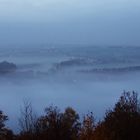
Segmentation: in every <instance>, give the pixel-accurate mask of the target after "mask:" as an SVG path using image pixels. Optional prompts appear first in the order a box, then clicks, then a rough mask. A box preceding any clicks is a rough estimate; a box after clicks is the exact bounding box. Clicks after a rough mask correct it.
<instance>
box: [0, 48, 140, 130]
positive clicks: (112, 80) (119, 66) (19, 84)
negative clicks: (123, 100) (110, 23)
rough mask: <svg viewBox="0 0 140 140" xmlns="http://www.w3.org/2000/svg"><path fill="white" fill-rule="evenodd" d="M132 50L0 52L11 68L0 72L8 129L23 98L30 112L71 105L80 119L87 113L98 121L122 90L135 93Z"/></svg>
mask: <svg viewBox="0 0 140 140" xmlns="http://www.w3.org/2000/svg"><path fill="white" fill-rule="evenodd" d="M136 49H137V51H135V49H134V50H133V49H132V48H123V47H122V48H96V47H95V48H91V47H89V48H86V49H85V48H79V47H78V48H75V49H74V48H72V49H69V48H68V49H64V48H43V49H40V48H36V49H33V48H30V49H27V48H26V49H13V50H12V51H11V50H8V49H6V50H3V51H2V53H1V55H0V58H1V61H8V62H12V63H13V64H15V65H16V68H17V69H16V70H15V71H12V72H9V71H8V72H7V73H4V74H3V73H2V74H0V97H1V98H0V107H1V108H0V109H1V110H3V111H4V112H5V113H6V114H7V115H8V116H9V119H10V120H9V122H8V125H9V127H12V128H14V129H15V128H16V126H17V123H18V122H16V121H15V120H18V117H19V116H20V108H21V106H22V104H23V101H24V100H29V101H30V102H31V103H32V106H33V108H34V109H35V112H36V114H42V113H43V110H44V108H45V107H46V106H49V105H52V104H53V105H56V106H58V107H59V108H61V109H62V110H63V109H64V108H66V107H67V106H71V107H73V108H75V109H76V110H77V111H78V112H79V113H80V114H81V115H83V114H84V113H86V112H88V111H92V112H93V113H94V114H95V117H96V119H102V117H103V115H104V113H105V111H106V110H105V109H107V108H112V105H114V103H115V102H116V101H117V99H118V98H119V97H120V95H121V93H122V92H123V91H124V90H126V91H128V90H129V91H132V90H135V91H136V92H140V86H139V83H140V78H139V77H140V68H139V66H140V65H139V55H138V54H137V53H139V52H140V49H139V48H136ZM108 51H110V52H108ZM116 51H117V52H118V53H115V52H116ZM4 52H5V53H4ZM97 52H98V53H97ZM112 54H114V55H112ZM15 131H17V130H15Z"/></svg>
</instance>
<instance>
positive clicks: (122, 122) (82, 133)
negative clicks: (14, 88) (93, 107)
mask: <svg viewBox="0 0 140 140" xmlns="http://www.w3.org/2000/svg"><path fill="white" fill-rule="evenodd" d="M7 120H8V118H7V116H6V115H4V114H3V112H0V140H140V105H139V101H138V96H137V93H135V92H132V93H130V92H124V93H123V94H122V96H121V97H120V98H119V100H118V102H117V103H116V104H115V106H114V107H113V109H111V110H107V111H106V114H105V116H104V118H103V120H102V121H99V122H95V119H94V115H93V114H92V112H91V113H89V114H87V115H85V116H84V117H83V119H80V118H79V115H78V114H77V112H76V111H75V110H74V109H72V108H70V107H68V108H66V109H65V111H64V112H61V111H60V110H59V109H58V108H57V107H54V106H50V107H48V108H46V109H45V114H44V115H43V116H40V117H36V115H35V114H34V113H33V110H32V106H31V104H30V103H29V102H26V103H25V104H24V108H23V109H22V110H21V117H20V119H19V126H20V128H21V130H20V133H19V134H13V132H12V130H10V129H8V128H7V127H6V126H5V121H7Z"/></svg>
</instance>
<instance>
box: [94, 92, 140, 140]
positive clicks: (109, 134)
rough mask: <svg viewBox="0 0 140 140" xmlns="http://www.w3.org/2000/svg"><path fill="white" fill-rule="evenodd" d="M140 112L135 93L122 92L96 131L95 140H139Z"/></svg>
mask: <svg viewBox="0 0 140 140" xmlns="http://www.w3.org/2000/svg"><path fill="white" fill-rule="evenodd" d="M139 132H140V112H139V104H138V96H137V93H135V92H132V93H130V92H124V93H123V95H122V96H121V97H120V99H119V101H118V102H117V103H116V105H115V107H114V109H113V110H108V111H107V112H106V116H105V118H104V121H102V122H101V123H100V124H99V125H98V127H97V129H96V134H97V135H96V139H97V140H100V139H102V140H139V139H140V135H139Z"/></svg>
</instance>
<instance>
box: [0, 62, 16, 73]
mask: <svg viewBox="0 0 140 140" xmlns="http://www.w3.org/2000/svg"><path fill="white" fill-rule="evenodd" d="M16 69H17V66H16V65H15V64H14V63H9V62H7V61H3V62H0V74H6V73H11V72H14V71H16Z"/></svg>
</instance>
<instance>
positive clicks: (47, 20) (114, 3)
mask: <svg viewBox="0 0 140 140" xmlns="http://www.w3.org/2000/svg"><path fill="white" fill-rule="evenodd" d="M12 43H14V44H16V43H17V44H28V43H33V44H34V43H38V44H41V43H52V44H53V43H54V44H57V43H58V44H92V45H126V46H127V45H128V46H131V45H136V46H140V1H139V0H0V45H3V44H4V45H5V44H12Z"/></svg>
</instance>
